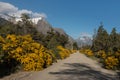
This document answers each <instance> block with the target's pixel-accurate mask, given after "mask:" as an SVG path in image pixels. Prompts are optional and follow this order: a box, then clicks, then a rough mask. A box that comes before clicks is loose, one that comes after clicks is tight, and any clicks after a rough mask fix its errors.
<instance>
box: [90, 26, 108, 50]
mask: <svg viewBox="0 0 120 80" xmlns="http://www.w3.org/2000/svg"><path fill="white" fill-rule="evenodd" d="M108 38H109V34H108V33H107V31H106V30H105V29H104V28H103V25H102V24H101V25H100V27H99V28H98V31H97V34H96V35H95V36H94V38H93V45H92V50H93V51H99V50H105V51H108V46H109V43H108Z"/></svg>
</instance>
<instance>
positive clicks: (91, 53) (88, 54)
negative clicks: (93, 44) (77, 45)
mask: <svg viewBox="0 0 120 80" xmlns="http://www.w3.org/2000/svg"><path fill="white" fill-rule="evenodd" d="M80 52H81V53H83V54H85V55H87V56H89V57H90V56H93V52H92V50H90V49H81V50H80Z"/></svg>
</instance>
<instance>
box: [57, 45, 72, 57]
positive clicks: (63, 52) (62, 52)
mask: <svg viewBox="0 0 120 80" xmlns="http://www.w3.org/2000/svg"><path fill="white" fill-rule="evenodd" d="M57 49H58V50H59V55H60V58H61V59H65V58H66V57H69V55H70V53H71V52H70V50H68V49H65V48H63V47H62V46H57Z"/></svg>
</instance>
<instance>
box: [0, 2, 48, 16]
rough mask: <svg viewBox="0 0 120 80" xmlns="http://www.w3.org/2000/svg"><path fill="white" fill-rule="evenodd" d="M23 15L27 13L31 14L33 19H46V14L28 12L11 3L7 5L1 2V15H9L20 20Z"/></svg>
mask: <svg viewBox="0 0 120 80" xmlns="http://www.w3.org/2000/svg"><path fill="white" fill-rule="evenodd" d="M22 13H27V14H30V15H31V17H32V18H36V17H43V18H46V17H47V16H46V14H45V13H37V12H32V11H30V10H26V9H22V10H20V9H18V8H17V7H16V6H14V5H12V4H10V3H6V2H0V15H3V14H5V15H6V14H7V15H10V16H13V15H14V16H15V17H17V18H19V17H20V16H21V14H22Z"/></svg>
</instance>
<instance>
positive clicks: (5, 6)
mask: <svg viewBox="0 0 120 80" xmlns="http://www.w3.org/2000/svg"><path fill="white" fill-rule="evenodd" d="M16 11H18V8H17V7H15V6H13V5H11V4H9V3H5V2H0V13H3V14H4V13H14V12H16Z"/></svg>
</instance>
